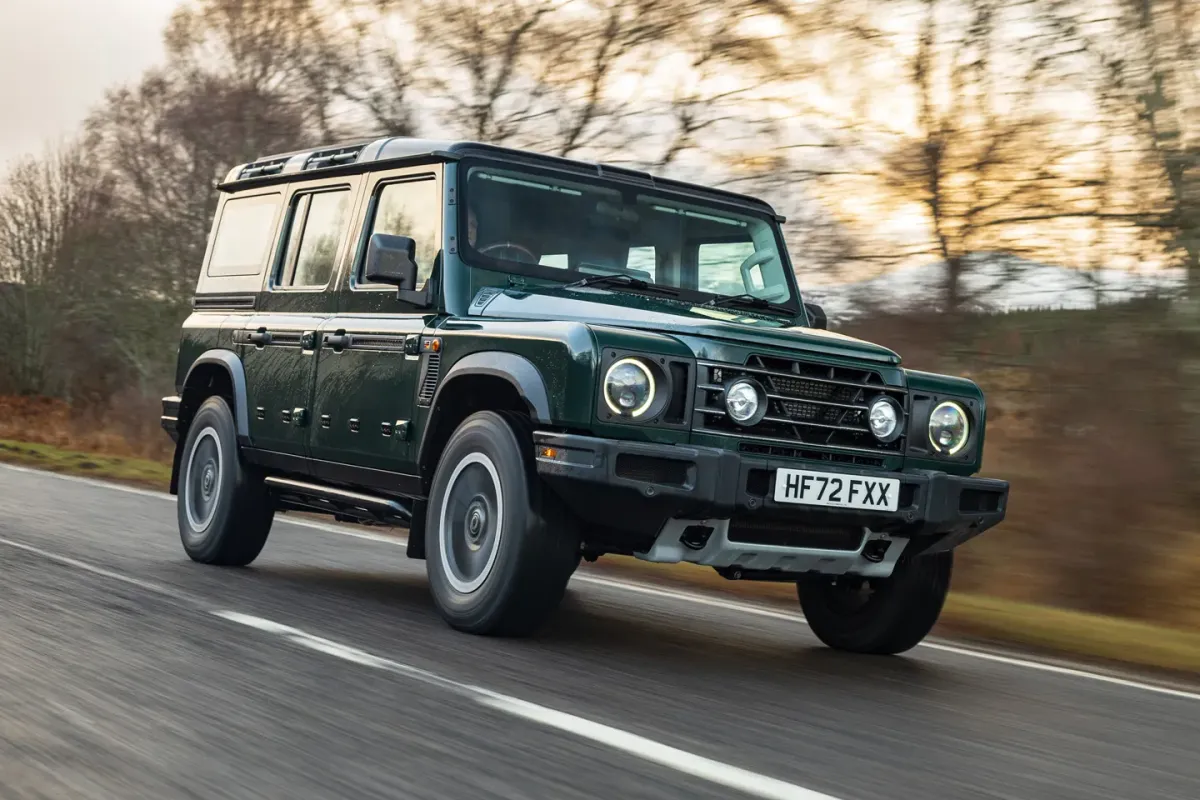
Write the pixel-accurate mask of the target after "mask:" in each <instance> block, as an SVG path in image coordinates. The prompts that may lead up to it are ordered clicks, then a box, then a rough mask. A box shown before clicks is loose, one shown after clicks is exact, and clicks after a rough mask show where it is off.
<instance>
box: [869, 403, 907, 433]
mask: <svg viewBox="0 0 1200 800" xmlns="http://www.w3.org/2000/svg"><path fill="white" fill-rule="evenodd" d="M900 414H901V411H900V407H899V406H897V405H896V402H895V401H894V400H892V399H891V398H888V397H880V398H879V399H877V400H876V401H875V402H873V403H871V408H870V410H869V411H868V413H867V423H868V424H869V425H870V426H871V433H872V434H873V435H874V436H875V438H876V439H878V440H879V441H881V442H892V441H895V440H896V438H897V437H899V436H900Z"/></svg>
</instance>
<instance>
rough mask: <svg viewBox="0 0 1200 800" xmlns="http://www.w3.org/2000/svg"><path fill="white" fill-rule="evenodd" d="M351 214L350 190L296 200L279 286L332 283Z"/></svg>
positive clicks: (313, 194)
mask: <svg viewBox="0 0 1200 800" xmlns="http://www.w3.org/2000/svg"><path fill="white" fill-rule="evenodd" d="M349 210H350V191H349V190H348V189H339V190H337V191H332V192H310V193H306V194H302V195H298V196H297V197H296V200H295V203H294V204H293V207H292V225H291V231H290V233H289V235H288V247H287V251H286V253H285V254H284V260H283V264H282V269H281V274H280V276H279V281H278V285H279V286H283V287H287V288H296V287H309V288H313V287H324V286H326V285H327V284H328V283H329V277H330V276H331V275H332V274H333V271H334V267H335V266H336V264H337V254H338V247H339V245H341V242H342V231H344V230H345V225H346V214H347V213H348V212H349Z"/></svg>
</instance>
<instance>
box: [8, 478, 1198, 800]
mask: <svg viewBox="0 0 1200 800" xmlns="http://www.w3.org/2000/svg"><path fill="white" fill-rule="evenodd" d="M338 530H339V529H338V528H335V527H334V526H324V525H321V524H319V523H315V524H314V523H307V524H300V523H297V522H285V521H283V518H281V519H280V520H279V521H277V522H276V526H275V528H274V530H273V532H272V535H271V539H270V541H269V542H268V544H267V547H266V549H265V550H264V551H263V554H262V556H261V557H260V558H259V560H258V561H257V562H255V564H254V565H253V566H252V567H250V568H246V569H219V568H212V567H203V566H200V565H197V564H193V563H191V562H190V561H188V560H187V558H186V557H185V556H184V554H183V551H182V549H181V548H180V545H179V541H178V538H177V534H176V528H175V506H174V499H173V498H170V497H167V496H166V495H161V494H158V493H154V492H146V491H141V490H135V489H128V488H124V487H111V486H107V485H103V484H97V483H90V482H87V481H83V480H79V479H70V478H63V477H58V476H52V475H47V474H41V473H35V472H31V471H27V470H20V469H16V468H11V467H5V466H0V798H3V800H8V799H9V798H72V800H74V799H75V798H121V800H129V798H153V799H154V800H168V798H226V797H229V798H260V797H261V798H289V800H291V799H295V800H301V799H302V798H430V800H457V799H458V798H463V800H483V799H484V798H504V799H505V800H531V799H533V798H546V799H547V800H574V799H576V798H604V799H605V800H614V799H616V798H620V800H634V799H635V798H637V799H642V798H644V799H645V800H650V799H651V798H688V800H699V799H701V798H786V799H788V800H828V799H829V798H833V799H834V800H867V799H868V798H870V800H889V799H893V798H894V799H895V800H912V799H913V798H921V800H929V799H931V798H953V799H954V800H967V798H1022V800H1034V799H1036V798H1048V799H1049V798H1053V800H1070V799H1072V798H1080V800H1084V799H1085V798H1086V800H1101V799H1102V798H1113V799H1114V800H1115V799H1117V798H1119V799H1120V800H1133V799H1135V798H1178V799H1179V800H1196V798H1200V759H1198V758H1197V757H1196V747H1197V744H1200V693H1192V692H1190V691H1187V690H1171V689H1162V688H1160V687H1156V686H1154V685H1150V684H1144V683H1140V682H1137V681H1130V680H1121V679H1111V678H1105V677H1103V676H1096V675H1092V674H1090V673H1086V672H1083V671H1080V670H1073V669H1063V668H1055V667H1050V668H1046V667H1044V666H1040V665H1039V664H1037V663H1036V662H1031V661H1026V660H1024V659H1020V658H995V657H989V656H987V655H986V654H984V655H978V654H972V653H971V652H964V651H962V650H960V649H958V648H955V647H952V646H951V647H946V646H940V645H937V644H934V645H933V646H922V647H919V648H917V649H916V650H914V651H912V652H911V653H910V654H909V655H907V656H904V657H898V658H891V659H886V658H885V659H871V658H862V657H853V656H846V655H842V654H839V653H835V652H832V651H830V650H827V649H825V648H823V647H821V646H820V645H819V644H818V643H817V641H816V640H815V639H814V638H813V636H812V635H811V634H810V633H809V631H808V630H807V628H805V626H804V624H803V621H802V620H801V619H800V618H799V617H798V616H794V615H791V614H788V613H784V612H781V611H776V610H766V609H759V608H740V607H739V605H738V604H736V603H730V602H727V601H723V600H717V599H707V600H706V599H705V598H703V597H699V598H698V597H695V596H691V595H687V594H684V593H681V592H672V591H667V590H657V589H654V588H639V587H638V586H636V585H635V586H632V587H631V586H628V585H624V584H622V583H621V582H618V581H612V580H609V579H607V578H605V577H603V576H600V575H597V574H596V573H586V574H585V573H584V571H582V570H581V572H580V574H578V575H577V576H576V578H575V579H574V580H573V581H572V584H571V587H570V589H569V595H568V598H567V601H566V603H565V605H564V607H563V609H562V612H561V613H560V614H559V615H558V617H557V618H556V620H555V622H554V623H553V625H552V626H551V627H550V629H549V630H547V631H546V632H545V633H544V634H542V635H541V636H540V637H539V638H536V639H533V640H494V639H486V638H479V637H472V636H467V635H464V634H459V633H456V632H453V631H451V630H450V629H449V628H447V627H446V626H445V625H444V624H443V623H442V621H441V620H440V618H438V617H437V615H436V612H435V611H434V609H433V607H432V605H431V602H430V600H429V598H428V596H427V589H426V584H425V576H424V565H423V563H422V562H419V561H409V560H407V559H406V558H405V557H404V553H403V548H401V547H398V546H397V545H396V544H395V542H394V541H390V540H386V539H384V538H382V537H373V536H371V535H370V534H369V533H366V532H365V531H364V533H363V534H360V535H358V536H352V535H347V534H346V533H338V532H337V531H338ZM341 530H345V529H341ZM354 530H355V531H358V530H360V529H357V528H356V529H354Z"/></svg>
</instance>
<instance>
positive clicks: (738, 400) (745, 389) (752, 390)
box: [725, 380, 763, 424]
mask: <svg viewBox="0 0 1200 800" xmlns="http://www.w3.org/2000/svg"><path fill="white" fill-rule="evenodd" d="M762 400H763V398H762V397H761V395H759V392H758V387H757V386H755V385H754V384H753V383H751V382H750V381H747V380H739V381H734V382H733V383H731V384H730V385H729V387H728V388H727V389H726V390H725V410H726V411H727V412H728V413H729V417H730V419H732V420H733V421H734V422H737V423H740V424H747V423H749V422H751V421H752V420H753V419H754V417H755V416H756V415H757V414H758V410H759V408H760V407H761V406H762Z"/></svg>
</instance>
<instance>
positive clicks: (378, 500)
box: [263, 475, 412, 524]
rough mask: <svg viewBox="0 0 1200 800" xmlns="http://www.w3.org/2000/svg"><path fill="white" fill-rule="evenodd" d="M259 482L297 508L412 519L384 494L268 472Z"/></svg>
mask: <svg viewBox="0 0 1200 800" xmlns="http://www.w3.org/2000/svg"><path fill="white" fill-rule="evenodd" d="M263 482H264V483H266V485H267V486H269V487H270V488H271V489H273V490H274V491H275V493H276V495H277V496H278V497H279V499H280V501H281V502H282V504H283V505H285V506H286V507H289V508H293V509H296V510H299V511H319V512H323V513H326V514H333V515H334V516H341V517H351V518H354V519H358V520H359V521H362V522H375V523H379V524H388V523H392V522H396V521H399V522H404V523H407V522H409V521H410V520H411V519H412V512H411V511H409V509H407V508H405V507H404V505H402V504H401V503H400V502H398V501H396V500H392V499H389V498H386V497H376V496H375V495H369V494H362V493H361V492H351V491H349V490H347V489H338V488H335V487H333V486H326V485H324V484H321V483H310V482H308V481H298V480H296V479H295V478H281V477H278V476H275V475H268V476H267V477H266V478H264V479H263Z"/></svg>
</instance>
